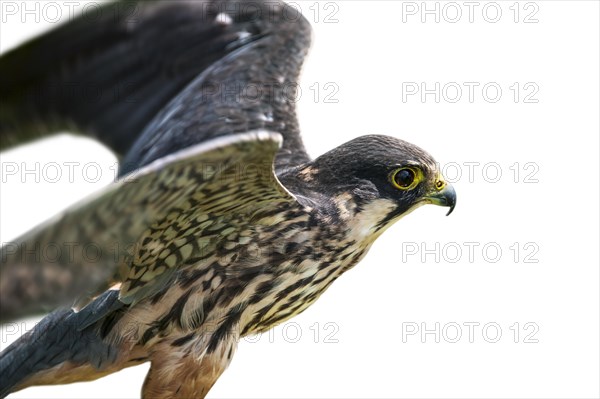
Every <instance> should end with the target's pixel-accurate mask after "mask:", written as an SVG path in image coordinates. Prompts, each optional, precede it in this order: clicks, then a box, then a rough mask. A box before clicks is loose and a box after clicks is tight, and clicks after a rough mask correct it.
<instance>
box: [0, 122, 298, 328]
mask: <svg viewBox="0 0 600 399" xmlns="http://www.w3.org/2000/svg"><path fill="white" fill-rule="evenodd" d="M280 144H281V135H279V134H278V133H269V132H267V131H253V132H248V133H242V134H237V135H232V136H226V137H220V138H216V139H214V140H212V141H209V142H206V143H201V144H197V145H195V146H192V147H189V148H186V149H184V150H180V151H178V152H176V153H174V154H171V155H168V156H166V157H163V158H161V159H159V160H156V161H154V162H153V163H151V164H150V165H148V166H145V167H143V168H141V169H139V170H137V171H135V172H132V174H130V175H128V176H125V177H124V178H122V179H121V180H119V181H118V182H116V183H114V184H112V185H111V186H109V187H108V188H106V189H105V190H104V191H102V192H101V193H99V194H96V195H94V196H93V197H92V198H91V199H88V200H84V201H83V202H82V203H80V204H79V205H76V206H74V207H73V208H71V209H70V210H68V211H66V212H65V213H64V214H62V215H59V216H57V217H56V218H55V220H53V221H51V222H49V223H47V224H46V225H42V226H40V227H38V228H37V229H36V230H34V231H32V232H30V233H28V234H26V235H25V236H24V237H22V238H21V240H20V241H18V242H16V243H15V246H16V247H15V250H14V251H12V252H10V253H9V251H7V249H8V248H7V247H6V246H5V247H3V248H2V250H3V251H5V252H4V253H3V258H5V259H3V263H4V264H3V267H4V265H5V264H13V265H18V264H19V262H21V261H23V260H27V256H28V251H29V255H31V253H32V252H35V251H36V249H37V251H38V253H44V252H45V251H46V248H48V247H50V246H52V247H53V248H59V252H60V253H61V254H62V258H61V259H60V262H53V263H50V265H47V264H44V263H43V262H42V263H41V264H38V267H37V268H35V267H32V266H31V263H29V264H25V266H24V267H21V268H19V267H13V268H4V269H3V275H2V283H1V284H2V285H1V289H0V293H1V295H2V298H1V299H2V300H1V301H0V306H1V307H2V308H1V310H2V312H0V314H1V315H2V317H3V318H4V319H10V318H11V317H14V316H13V315H14V314H18V315H21V314H23V313H27V312H28V311H33V310H34V309H28V308H19V306H20V305H22V304H29V303H33V302H34V301H33V299H36V300H42V301H43V300H45V299H46V298H48V300H53V298H56V297H57V295H56V290H57V289H58V290H61V289H63V290H67V291H69V292H70V293H71V294H75V295H77V294H83V293H84V292H85V291H86V290H87V291H88V292H89V293H90V294H91V293H93V292H96V291H98V287H100V290H102V289H103V288H105V285H103V284H101V283H102V282H103V281H105V280H108V279H109V278H110V277H111V276H113V275H114V276H115V281H119V280H121V278H119V277H118V276H116V272H117V270H116V269H117V268H116V267H115V266H116V265H120V266H121V267H122V268H121V270H120V271H121V273H123V272H124V273H125V274H124V276H123V279H124V285H123V288H122V293H121V298H122V301H123V302H125V303H131V302H134V301H138V300H140V299H141V298H143V297H145V296H146V295H148V294H150V293H152V292H154V290H155V289H156V288H157V287H160V286H161V284H160V283H161V282H163V283H164V282H165V281H167V280H165V278H166V277H168V276H170V273H171V272H172V271H173V270H174V269H173V268H172V266H173V265H174V263H171V261H172V260H173V258H172V257H170V256H171V255H173V256H175V257H176V259H177V261H178V262H179V261H180V260H181V259H180V257H181V256H183V255H185V253H186V251H187V248H186V247H185V243H180V239H181V238H183V239H184V241H185V240H186V239H190V240H189V241H191V239H192V238H194V237H195V236H196V235H203V236H205V237H209V236H210V232H215V233H221V232H222V229H221V230H216V229H215V226H214V225H211V224H212V223H213V222H214V221H216V220H218V216H219V215H222V214H225V213H228V212H233V211H235V212H237V213H238V214H239V213H240V212H243V211H244V212H251V210H252V209H254V208H256V207H257V206H260V205H261V204H263V203H264V202H288V201H295V198H294V197H293V196H292V195H291V194H290V193H288V192H287V191H286V190H285V188H283V187H282V186H281V185H280V183H279V181H278V179H277V177H276V176H275V174H274V172H273V160H274V158H275V155H276V154H277V151H278V149H279V148H280ZM208 216H211V219H210V220H208ZM191 218H195V219H191ZM199 220H201V222H198V221H199ZM182 224H185V225H186V226H188V225H194V224H196V225H195V226H193V227H195V228H190V229H189V230H187V233H188V234H192V233H194V234H193V235H190V236H189V237H188V236H186V235H184V234H183V233H181V236H179V235H178V234H177V231H181V229H182V228H183V227H184V226H183V225H182ZM203 227H206V231H205V232H203V231H202V229H203ZM186 242H187V241H186ZM80 243H85V244H86V245H83V246H82V245H80ZM90 245H93V247H94V252H93V253H94V254H97V255H96V258H95V259H89V258H87V259H86V256H88V257H89V254H90V252H89V247H90ZM86 246H87V249H86V248H85V247H86ZM68 249H70V251H68ZM132 255H133V260H132V259H131V256H132ZM48 266H50V267H51V268H50V269H49V267H48ZM49 270H50V271H49ZM74 271H77V272H76V273H75V272H74ZM49 273H51V275H49ZM30 274H31V275H30ZM60 276H78V279H77V280H76V281H74V280H71V279H69V278H66V279H65V280H64V281H63V280H61V279H60V278H58V277H60ZM44 277H50V279H52V278H54V277H56V279H55V280H52V281H53V282H54V283H55V284H53V285H49V284H48V283H47V282H46V283H43V284H40V285H34V286H32V287H25V288H27V289H25V290H23V289H21V287H19V286H18V285H14V284H11V283H14V281H23V280H25V281H34V282H35V281H36V280H42V279H44ZM76 290H77V291H76ZM76 293H77V294H76ZM93 318H94V319H95V318H96V315H94V316H93ZM86 324H87V323H86Z"/></svg>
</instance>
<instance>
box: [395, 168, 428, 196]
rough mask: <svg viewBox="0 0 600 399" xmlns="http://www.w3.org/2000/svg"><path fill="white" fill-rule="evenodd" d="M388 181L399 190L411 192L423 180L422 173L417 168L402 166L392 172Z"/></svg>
mask: <svg viewBox="0 0 600 399" xmlns="http://www.w3.org/2000/svg"><path fill="white" fill-rule="evenodd" d="M390 180H391V182H392V184H393V185H394V187H396V188H397V189H399V190H412V189H413V188H415V187H416V186H417V185H418V184H419V183H420V182H421V181H422V180H423V172H421V170H420V169H419V168H415V167H412V166H404V167H402V168H398V169H396V170H394V171H393V172H392V173H391V174H390Z"/></svg>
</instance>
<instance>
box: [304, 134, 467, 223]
mask: <svg viewBox="0 0 600 399" xmlns="http://www.w3.org/2000/svg"><path fill="white" fill-rule="evenodd" d="M299 176H300V177H301V178H302V179H303V180H304V181H305V182H307V183H312V184H310V186H312V187H319V188H320V189H319V190H318V191H320V192H321V193H323V194H324V195H323V197H326V198H331V199H332V200H333V201H332V203H333V204H334V205H335V208H337V210H338V213H341V214H345V215H341V216H346V217H347V218H350V219H356V221H355V222H359V223H361V225H362V227H363V228H364V229H366V230H369V231H370V233H373V232H377V231H380V230H381V231H382V230H384V229H385V228H386V227H388V226H389V225H391V224H392V223H393V222H394V221H396V220H398V219H399V218H400V217H402V216H404V215H406V214H408V213H409V212H411V211H412V210H414V209H416V208H417V207H419V206H421V205H424V204H435V205H441V206H446V207H449V208H450V209H449V211H448V215H449V214H450V213H451V212H452V211H453V210H454V206H455V205H456V193H455V191H454V188H453V187H452V186H451V185H450V184H449V183H447V182H446V181H445V180H444V178H443V176H442V174H441V173H440V171H439V168H438V165H437V163H436V162H435V160H434V159H433V157H431V155H429V154H428V153H427V152H425V151H423V150H422V149H420V148H419V147H417V146H415V145H413V144H410V143H407V142H405V141H402V140H399V139H397V138H394V137H388V136H380V135H368V136H362V137H359V138H356V139H354V140H351V141H349V142H347V143H345V144H343V145H341V146H339V147H337V148H335V149H333V150H331V151H329V152H327V153H325V154H323V155H321V156H320V157H318V158H317V159H315V160H314V161H313V162H311V163H310V164H307V165H305V166H304V167H303V168H302V169H300V173H299Z"/></svg>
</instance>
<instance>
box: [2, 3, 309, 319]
mask: <svg viewBox="0 0 600 399" xmlns="http://www.w3.org/2000/svg"><path fill="white" fill-rule="evenodd" d="M101 10H103V12H99V13H98V15H99V16H100V17H99V18H85V17H83V18H81V19H77V20H75V21H73V22H71V23H69V24H66V25H64V26H62V27H60V28H59V29H57V30H55V31H53V32H51V33H49V34H47V35H45V36H42V37H40V38H38V39H35V40H33V41H31V42H29V43H27V44H26V45H25V46H23V47H21V48H17V49H15V50H13V51H10V52H8V53H7V54H5V55H3V56H2V57H0V74H1V75H4V76H12V77H13V78H14V79H3V80H1V81H0V93H1V94H0V95H1V96H2V107H0V116H1V117H0V138H1V139H2V140H0V142H1V143H2V144H1V145H2V146H6V145H7V143H10V142H11V140H12V139H14V140H13V141H14V142H20V141H23V140H24V139H27V138H30V137H31V135H34V136H35V135H39V134H40V133H42V132H46V131H48V130H42V128H44V127H46V125H49V126H50V128H52V127H67V128H68V127H73V126H75V127H76V128H77V129H78V130H79V131H81V132H86V133H89V134H92V135H94V136H96V137H98V138H99V139H100V140H101V141H102V142H104V143H105V144H107V145H109V146H110V147H111V148H112V149H113V150H114V151H115V152H116V153H117V154H120V155H121V156H123V157H124V159H123V162H122V163H121V170H120V175H121V176H124V175H126V174H130V176H129V178H131V176H135V175H136V174H137V171H138V170H139V169H140V168H143V167H144V166H147V165H150V164H151V163H153V162H155V161H159V160H161V159H163V161H162V162H165V161H164V159H165V157H169V156H171V155H172V154H176V153H178V152H179V151H182V150H184V149H187V148H192V147H193V146H195V145H198V144H199V143H203V142H206V141H209V140H214V139H217V138H226V137H230V136H231V135H233V134H238V133H244V132H248V131H251V130H256V129H266V130H270V131H277V132H279V133H280V134H281V135H282V136H283V143H282V147H281V149H280V150H279V152H278V153H277V155H276V159H275V166H276V169H277V170H282V169H285V168H287V167H290V166H293V165H295V164H298V163H302V162H304V161H306V160H308V156H307V154H306V152H305V150H304V147H303V145H302V141H301V139H300V136H299V130H298V123H297V120H296V116H295V101H296V97H295V93H294V88H295V87H296V85H297V83H296V81H297V78H298V74H299V69H300V67H301V64H302V61H303V59H304V56H305V54H306V51H307V48H308V46H309V42H310V27H309V25H308V23H307V21H306V20H305V19H304V18H303V17H302V16H301V15H299V13H298V12H297V10H295V9H292V8H290V7H289V6H286V5H285V4H284V3H280V2H272V1H269V0H264V1H258V2H257V1H250V0H248V1H239V0H235V1H210V0H194V1H148V2H146V1H138V2H119V3H117V4H114V5H110V6H108V7H107V8H102V9H101ZM17 71H18V72H19V73H16V72H17ZM73 85H74V87H73ZM78 88H79V89H82V88H83V89H85V90H78ZM115 96H116V97H115ZM32 132H33V133H32ZM0 148H3V147H0ZM248 150H250V151H254V150H255V148H248ZM179 155H180V154H179ZM179 155H178V156H179ZM126 180H127V179H125V181H126ZM144 181H146V180H144ZM179 183H180V180H178V179H177V178H175V177H173V178H172V180H170V181H163V184H164V185H165V186H168V188H169V189H172V190H175V191H170V190H166V189H165V190H163V191H162V192H163V194H162V195H167V194H165V193H167V192H169V193H177V194H173V195H174V196H175V197H177V198H171V200H175V199H181V198H183V197H184V196H185V195H186V193H188V191H187V190H192V187H187V186H185V185H184V186H181V185H178V184H179ZM120 184H122V185H126V184H125V183H120ZM135 187H137V190H134V192H128V191H123V192H122V193H121V192H119V191H120V189H119V190H116V188H115V187H113V188H112V189H111V190H114V191H111V193H110V194H105V196H103V197H102V200H101V202H99V203H95V204H96V205H94V206H91V205H89V204H88V205H87V206H86V207H84V208H85V209H86V210H85V212H84V211H83V210H82V209H84V208H78V211H77V212H68V213H66V214H64V215H60V216H57V217H56V218H54V219H52V220H51V221H49V222H47V223H45V224H44V225H43V226H41V227H39V228H37V229H35V230H34V231H32V232H30V233H28V234H26V235H24V236H23V237H21V238H19V239H17V240H15V241H14V242H11V243H8V244H6V245H4V246H3V247H2V248H1V249H0V273H1V277H2V278H1V279H0V321H2V322H5V321H8V320H11V319H14V318H17V317H22V316H26V315H30V314H33V313H38V312H42V311H46V310H49V309H52V308H54V307H56V306H58V305H63V304H69V303H70V302H71V301H72V300H73V299H74V298H76V297H78V296H80V295H81V294H85V293H92V292H95V291H96V290H97V289H98V287H100V288H102V287H106V286H107V284H108V283H109V282H110V280H111V277H112V276H113V275H114V274H115V269H116V266H117V265H118V264H119V262H121V261H122V260H123V258H124V257H125V256H127V254H129V253H131V251H130V248H129V247H130V246H131V245H134V244H135V243H137V242H138V238H139V235H140V234H142V232H144V231H145V230H146V229H147V228H148V227H149V226H151V225H152V223H154V222H155V221H156V220H159V219H160V218H161V217H164V216H163V215H162V214H161V213H160V212H162V211H163V209H162V208H161V209H154V208H153V207H155V206H156V205H153V204H154V201H155V200H156V198H154V197H152V196H150V194H149V191H148V188H147V187H145V186H143V184H142V183H140V182H137V183H136V185H135ZM122 188H123V187H122ZM155 195H159V194H156V193H155ZM86 212H87V213H86ZM107 215H109V217H107ZM50 247H52V248H50ZM55 247H57V248H55ZM49 248H50V249H51V250H52V251H54V252H51V254H52V256H51V259H49V258H48V256H45V253H44V252H41V251H44V250H46V249H49Z"/></svg>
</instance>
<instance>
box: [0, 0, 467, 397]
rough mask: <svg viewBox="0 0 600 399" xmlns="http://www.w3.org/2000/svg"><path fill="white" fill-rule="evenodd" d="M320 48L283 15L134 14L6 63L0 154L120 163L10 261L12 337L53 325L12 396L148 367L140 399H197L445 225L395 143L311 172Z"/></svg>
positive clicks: (401, 145)
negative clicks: (41, 146)
mask: <svg viewBox="0 0 600 399" xmlns="http://www.w3.org/2000/svg"><path fill="white" fill-rule="evenodd" d="M309 43H310V26H309V24H308V22H307V21H306V20H305V19H304V18H303V17H302V16H301V15H299V13H298V10H296V9H295V8H292V7H290V6H288V5H285V4H284V3H278V2H274V1H262V0H261V1H240V0H233V1H210V0H194V1H189V2H180V1H162V2H159V1H150V2H143V1H140V2H131V1H128V2H123V3H116V4H111V5H108V6H106V7H104V8H101V9H100V10H99V12H96V13H94V16H93V17H89V16H88V17H85V16H84V17H81V18H78V19H75V20H73V21H71V22H69V23H68V24H66V25H63V26H61V27H59V28H58V29H55V30H54V31H52V32H50V33H48V34H45V35H43V36H41V37H39V38H37V39H35V40H32V41H30V42H28V43H26V44H25V45H23V46H21V47H19V48H17V49H15V50H12V51H9V52H8V53H6V54H5V55H3V56H2V57H1V58H0V76H2V77H3V79H2V80H1V81H0V92H1V93H2V94H1V95H2V109H1V110H0V132H1V134H2V148H7V147H8V146H10V145H12V144H18V143H20V142H23V141H25V140H27V139H31V138H35V137H36V136H39V135H43V134H47V133H49V132H53V131H57V130H59V129H62V130H65V129H68V130H70V131H74V132H81V133H84V134H88V135H91V136H93V137H95V138H97V139H98V140H99V141H101V142H102V143H104V144H105V145H106V146H108V147H109V148H111V149H112V150H113V151H114V152H115V153H116V154H117V156H119V157H120V160H121V162H120V165H121V169H120V179H119V180H118V181H117V182H115V183H113V184H112V185H110V186H109V187H107V188H106V189H105V190H104V191H102V192H101V193H100V194H97V195H94V196H93V197H92V198H89V199H87V200H85V201H83V202H81V203H79V204H78V205H76V206H74V207H72V208H70V209H69V210H68V211H66V212H64V213H63V214H62V215H59V216H57V217H56V218H54V219H52V220H50V221H48V222H47V223H45V224H43V225H41V226H40V227H38V228H36V229H34V230H33V231H31V232H30V233H28V234H26V235H25V236H23V237H21V238H20V239H18V240H16V241H15V242H13V243H7V244H5V245H4V246H3V247H2V253H1V255H2V264H1V273H2V276H1V284H0V295H1V298H0V299H1V302H0V305H1V307H0V314H1V317H2V321H3V322H6V321H10V320H13V319H15V318H17V317H23V316H26V315H31V314H34V313H39V312H42V311H44V310H48V309H55V308H58V310H54V311H53V312H52V313H50V314H49V315H48V316H46V317H45V318H44V319H43V320H42V321H41V322H40V323H39V324H38V325H37V326H36V327H35V328H34V329H33V330H32V331H31V332H29V333H27V334H26V335H24V336H23V337H21V338H20V339H18V340H17V341H16V342H14V343H13V344H12V345H11V346H9V347H8V348H7V349H6V350H4V351H3V352H2V353H1V354H0V373H1V376H2V377H1V380H0V397H4V396H6V395H8V394H9V393H10V392H14V391H16V390H20V389H23V388H25V387H28V386H31V385H40V384H63V383H69V382H74V381H83V380H92V379H95V378H99V377H102V376H104V375H107V374H109V373H113V372H116V371H119V370H121V369H123V368H125V367H129V366H133V365H137V364H140V363H144V362H147V361H149V362H151V367H150V371H149V373H148V376H147V377H146V381H145V383H144V386H143V397H144V398H174V397H181V398H191V397H194V398H201V397H204V396H205V395H206V393H207V392H208V390H209V389H210V388H211V386H212V385H213V384H214V383H215V381H216V380H217V378H219V376H220V375H221V373H222V372H223V371H224V370H225V368H226V367H227V365H228V364H229V362H230V361H231V358H232V356H233V354H234V352H235V349H236V346H237V342H238V340H239V338H240V337H243V336H246V335H249V334H255V333H258V332H261V331H265V330H268V329H270V328H272V327H273V326H275V325H277V324H279V323H281V322H283V321H285V320H287V319H289V318H291V317H293V316H294V315H297V314H298V313H300V312H302V311H303V310H304V309H306V308H307V307H308V306H310V305H311V304H312V303H313V302H314V301H315V300H316V299H317V298H318V297H319V296H320V295H321V294H322V293H323V291H324V290H325V289H327V287H329V286H330V284H331V283H333V281H335V280H336V279H337V278H338V277H339V276H340V275H341V274H342V273H344V272H345V271H346V270H348V269H350V268H352V267H353V266H354V265H356V263H358V262H359V261H360V260H361V259H362V258H363V256H364V255H365V254H366V252H367V251H368V249H369V248H370V246H371V244H372V243H373V242H374V240H375V239H376V238H377V237H379V235H380V234H381V233H383V231H384V230H385V229H387V228H388V227H389V226H390V225H392V224H393V223H394V222H395V221H397V220H398V219H400V218H401V217H402V216H404V215H406V214H408V213H409V212H411V211H412V210H414V209H415V208H417V207H419V206H421V205H423V204H436V205H442V206H448V207H450V211H449V212H451V211H452V209H453V208H454V205H455V202H456V196H455V193H454V190H453V188H452V187H451V186H450V185H449V184H448V183H446V182H445V181H444V179H443V177H442V176H441V174H440V171H439V168H438V166H437V165H436V162H435V161H434V159H433V158H432V157H431V156H430V155H429V154H427V153H426V152H425V151H423V150H421V149H420V148H418V147H416V146H414V145H412V144H409V143H407V142H404V141H402V140H399V139H396V138H393V137H388V136H375V135H372V136H363V137H359V138H357V139H354V140H352V141H350V142H347V143H345V144H342V145H341V146H339V147H337V148H335V149H333V150H331V151H329V152H327V153H325V154H323V155H321V156H319V157H317V158H316V159H311V158H310V157H309V156H308V155H307V153H306V151H305V149H304V146H303V144H302V141H301V138H300V135H299V128H298V122H297V120H296V116H295V102H296V96H295V94H294V89H295V87H296V82H297V79H298V75H299V71H300V67H301V64H302V61H303V59H304V56H305V54H306V52H307V48H308V46H309ZM7 77H10V78H8V79H7ZM88 244H93V245H94V246H95V247H96V248H98V249H100V255H99V256H96V257H94V258H93V259H89V257H86V256H84V255H85V254H84V253H83V252H82V251H79V250H77V248H82V247H85V245H88ZM49 245H54V246H58V247H59V248H61V249H62V250H61V251H60V252H59V253H60V257H59V258H58V259H55V261H53V262H45V261H44V257H43V256H39V253H40V252H41V251H43V249H44V248H45V247H47V246H49ZM115 255H116V256H115ZM74 298H78V299H77V302H76V303H75V306H73V307H72V308H70V307H68V305H70V304H73V300H74ZM65 305H67V307H65Z"/></svg>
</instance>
